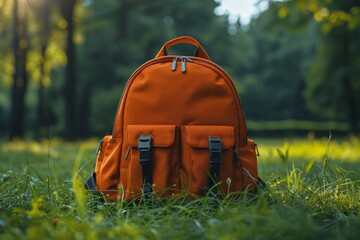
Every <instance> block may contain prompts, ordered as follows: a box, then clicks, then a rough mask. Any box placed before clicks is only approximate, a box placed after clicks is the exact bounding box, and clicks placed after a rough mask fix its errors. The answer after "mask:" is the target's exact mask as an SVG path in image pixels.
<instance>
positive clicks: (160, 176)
mask: <svg viewBox="0 0 360 240" xmlns="http://www.w3.org/2000/svg"><path fill="white" fill-rule="evenodd" d="M182 42H185V43H191V44H193V45H195V46H197V47H198V48H199V49H203V48H202V47H201V45H200V44H199V43H198V42H197V41H196V40H194V39H192V38H189V37H180V38H177V39H174V40H172V41H169V42H168V43H166V44H165V45H164V46H163V47H162V49H161V50H160V52H159V54H158V55H157V57H156V58H155V59H153V60H151V61H149V62H147V63H145V64H143V65H142V66H140V67H139V68H138V69H137V70H136V71H135V72H134V73H133V75H132V76H131V77H130V79H129V81H128V83H127V86H126V88H125V90H124V93H123V96H122V99H121V100H120V102H119V108H118V111H117V114H116V118H115V122H114V129H113V134H112V136H106V137H105V138H104V141H103V143H102V146H101V149H100V151H99V155H98V159H97V165H96V169H95V172H96V185H97V188H98V189H99V190H100V191H101V192H102V193H104V194H108V198H109V199H110V200H115V199H116V197H117V196H118V194H121V196H124V197H125V199H133V198H136V197H138V196H139V195H140V193H141V188H142V185H143V174H142V167H141V165H140V162H139V151H138V138H139V137H140V136H151V138H152V150H151V161H152V168H153V169H152V177H153V189H154V191H155V192H156V194H157V195H158V196H162V197H166V196H169V195H171V194H176V193H178V192H179V191H189V192H190V193H192V194H203V193H204V188H206V187H207V186H208V183H209V169H210V166H209V146H208V139H209V137H220V138H221V140H222V152H221V165H220V172H219V179H218V180H219V181H220V182H221V184H220V191H221V192H222V193H224V194H227V193H228V191H243V190H245V189H250V190H255V188H256V180H257V179H258V175H257V158H256V153H255V145H254V142H253V141H251V140H248V138H247V128H246V123H245V119H244V115H243V112H242V109H241V105H240V101H239V97H238V95H237V92H236V89H235V87H234V84H233V82H232V81H231V79H230V77H229V76H228V75H227V74H226V73H225V72H224V70H222V69H221V68H220V67H219V66H217V65H216V64H214V63H213V62H211V61H209V60H206V59H205V58H208V56H207V54H206V55H204V53H206V52H205V50H204V52H203V53H201V55H202V56H201V57H192V56H189V57H188V58H190V59H191V61H189V60H181V59H180V60H179V61H177V62H175V63H176V65H175V67H176V68H175V69H172V68H173V66H174V58H175V56H162V55H161V53H162V52H163V49H166V48H168V47H171V46H173V45H175V44H178V43H182ZM200 52H202V50H201V51H199V54H200ZM199 56H200V55H199ZM183 68H185V69H186V70H185V71H182V69H183ZM229 180H230V182H231V184H230V185H229Z"/></svg>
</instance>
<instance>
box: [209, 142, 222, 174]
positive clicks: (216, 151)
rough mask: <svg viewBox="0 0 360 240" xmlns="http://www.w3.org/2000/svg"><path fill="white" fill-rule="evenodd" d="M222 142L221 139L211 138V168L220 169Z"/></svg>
mask: <svg viewBox="0 0 360 240" xmlns="http://www.w3.org/2000/svg"><path fill="white" fill-rule="evenodd" d="M221 150H222V142H221V138H219V137H209V151H210V167H219V166H220V162H221Z"/></svg>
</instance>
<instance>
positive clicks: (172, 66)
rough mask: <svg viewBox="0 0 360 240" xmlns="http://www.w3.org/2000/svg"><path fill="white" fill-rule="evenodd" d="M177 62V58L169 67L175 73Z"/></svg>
mask: <svg viewBox="0 0 360 240" xmlns="http://www.w3.org/2000/svg"><path fill="white" fill-rule="evenodd" d="M178 60H179V57H176V58H174V60H173V62H172V65H171V70H172V71H175V70H176V63H177V61H178Z"/></svg>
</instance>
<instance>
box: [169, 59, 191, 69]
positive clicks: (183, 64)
mask: <svg viewBox="0 0 360 240" xmlns="http://www.w3.org/2000/svg"><path fill="white" fill-rule="evenodd" d="M178 61H181V72H182V73H185V72H186V62H192V61H193V60H191V59H190V58H188V57H184V56H182V57H175V58H174V60H173V62H172V64H171V70H172V71H175V70H176V64H177V62H178Z"/></svg>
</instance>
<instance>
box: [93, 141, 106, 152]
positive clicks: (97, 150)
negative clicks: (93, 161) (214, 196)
mask: <svg viewBox="0 0 360 240" xmlns="http://www.w3.org/2000/svg"><path fill="white" fill-rule="evenodd" d="M103 141H104V139H101V140H100V142H99V145H98V147H97V149H96V152H95V155H98V154H99V152H100V149H101V145H102V143H103Z"/></svg>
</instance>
